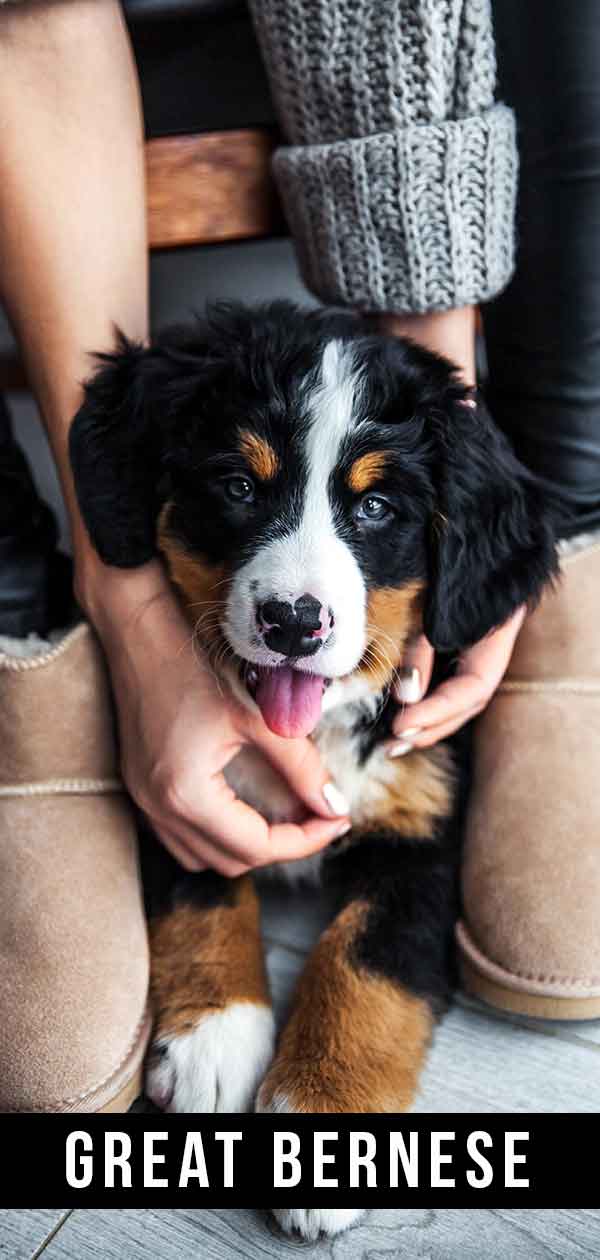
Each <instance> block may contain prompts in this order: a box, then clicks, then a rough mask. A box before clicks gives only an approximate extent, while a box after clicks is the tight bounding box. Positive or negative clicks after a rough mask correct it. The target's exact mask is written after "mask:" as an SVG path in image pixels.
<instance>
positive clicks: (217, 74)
mask: <svg viewBox="0 0 600 1260" xmlns="http://www.w3.org/2000/svg"><path fill="white" fill-rule="evenodd" d="M124 10H125V14H126V17H127V21H128V23H129V28H130V32H131V39H132V43H133V48H134V52H135V56H136V60H137V64H138V69H139V75H140V82H141V85H142V99H143V104H144V118H145V122H146V134H147V136H148V137H149V138H152V137H155V136H175V135H192V134H198V133H199V132H203V131H226V130H230V129H235V128H240V127H249V128H254V127H272V126H273V125H274V123H275V113H274V109H273V104H272V101H271V95H270V92H269V85H268V82H267V77H266V74H265V70H264V67H263V64H262V60H261V56H260V52H259V49H258V45H257V42H256V37H255V34H254V28H253V25H252V20H251V18H250V14H249V12H248V9H247V6H246V4H245V3H242V2H241V0H125V4H124Z"/></svg>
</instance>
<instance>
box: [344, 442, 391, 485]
mask: <svg viewBox="0 0 600 1260" xmlns="http://www.w3.org/2000/svg"><path fill="white" fill-rule="evenodd" d="M387 458H388V452H387V451H368V452H367V454H366V455H361V456H360V458H359V459H355V460H354V463H353V465H352V467H351V469H350V472H349V473H348V485H349V486H350V489H351V490H354V492H355V494H364V492H365V490H369V489H370V487H371V486H373V485H375V483H376V482H377V481H379V480H380V478H381V477H382V476H383V472H384V470H385V465H386V462H387Z"/></svg>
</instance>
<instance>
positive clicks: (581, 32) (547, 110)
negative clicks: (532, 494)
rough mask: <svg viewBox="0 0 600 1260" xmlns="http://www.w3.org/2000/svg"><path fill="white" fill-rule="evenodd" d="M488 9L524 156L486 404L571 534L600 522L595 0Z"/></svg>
mask: <svg viewBox="0 0 600 1260" xmlns="http://www.w3.org/2000/svg"><path fill="white" fill-rule="evenodd" d="M493 8H494V20H495V31H496V47H497V54H498V69H499V95H500V97H501V98H502V99H503V100H505V101H507V102H508V103H509V104H511V105H513V107H514V109H515V111H516V115H517V125H518V136H519V150H520V159H521V168H520V179H519V201H518V218H517V260H518V261H517V271H516V274H515V277H514V279H513V280H512V283H511V284H510V285H509V287H508V288H507V289H506V291H505V292H504V293H503V294H501V296H500V297H498V298H497V299H496V300H495V301H493V302H491V303H490V304H489V305H488V306H487V307H486V309H485V311H484V324H485V333H486V343H487V353H488V364H489V374H490V380H489V394H490V403H491V407H492V411H493V414H494V416H495V419H496V421H497V422H498V423H499V424H500V425H501V426H502V427H503V428H504V429H505V430H506V431H507V432H508V434H509V436H510V437H511V439H512V441H513V443H514V444H515V446H516V449H517V451H518V453H519V455H520V457H521V459H522V460H523V462H524V463H526V464H527V465H528V466H529V467H530V468H532V469H533V470H534V471H535V472H536V473H537V474H538V475H540V476H541V477H543V478H544V479H545V480H546V481H547V482H548V483H549V484H550V485H551V486H552V487H554V488H556V489H557V490H558V491H559V494H560V496H561V500H562V502H563V504H564V520H565V532H570V533H572V532H574V530H579V529H585V528H587V527H588V526H589V527H596V526H600V4H599V3H598V0H493Z"/></svg>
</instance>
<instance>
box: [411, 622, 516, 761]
mask: <svg viewBox="0 0 600 1260" xmlns="http://www.w3.org/2000/svg"><path fill="white" fill-rule="evenodd" d="M524 617H525V609H524V608H520V609H519V610H518V611H517V612H516V613H514V615H513V616H512V617H511V618H510V620H509V621H507V622H505V624H504V625H503V626H500V628H499V629H498V630H494V631H493V633H492V634H489V635H487V636H486V638H485V639H481V640H480V642H479V643H476V644H475V646H474V647H472V648H470V649H469V651H468V652H464V653H463V655H462V656H461V657H460V659H459V662H458V665H457V668H456V673H455V674H454V675H453V677H452V678H449V679H448V680H447V682H443V683H441V685H440V686H439V687H436V689H435V691H433V692H432V693H431V695H430V696H428V697H427V699H426V700H423V699H421V697H422V696H424V695H425V693H426V691H427V688H428V686H429V681H430V678H431V672H432V669H433V661H434V655H435V653H434V650H433V648H432V646H431V644H430V643H429V641H428V640H427V639H426V638H425V635H421V636H420V638H419V639H417V640H416V642H415V643H414V644H412V645H411V647H410V648H409V650H408V652H407V653H406V654H405V657H404V660H403V669H402V673H401V675H400V677H399V678H398V680H397V682H396V685H395V688H394V694H395V697H396V699H397V700H398V702H399V704H400V705H401V708H400V711H399V712H398V714H397V715H396V717H395V719H394V724H393V730H394V736H395V737H396V738H395V740H394V741H393V742H392V743H391V744H390V747H389V756H390V757H402V756H404V754H405V753H407V752H410V750H411V748H430V747H431V745H432V744H437V742H438V740H440V739H446V738H447V737H448V735H452V734H453V733H454V731H457V730H458V729H459V727H461V726H463V725H464V723H465V722H468V721H470V719H471V718H473V717H476V715H477V714H478V713H481V711H482V709H485V707H486V705H487V704H488V703H489V701H490V700H491V698H492V696H493V694H494V692H495V690H496V688H497V687H498V686H499V684H500V683H501V681H502V678H503V676H504V674H505V672H506V669H507V667H508V664H509V661H510V658H511V656H512V650H513V647H514V645H515V639H516V637H517V635H518V633H519V630H520V629H521V626H522V624H523V619H524Z"/></svg>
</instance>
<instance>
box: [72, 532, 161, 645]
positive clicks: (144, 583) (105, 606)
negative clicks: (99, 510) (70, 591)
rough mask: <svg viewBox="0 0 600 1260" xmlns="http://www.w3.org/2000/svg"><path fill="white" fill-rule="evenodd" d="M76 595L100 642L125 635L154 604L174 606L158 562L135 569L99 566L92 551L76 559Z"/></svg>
mask: <svg viewBox="0 0 600 1260" xmlns="http://www.w3.org/2000/svg"><path fill="white" fill-rule="evenodd" d="M75 594H76V597H77V600H78V603H79V604H80V606H81V608H82V609H83V611H84V612H85V614H86V616H87V617H89V619H90V621H91V622H92V624H93V625H94V626H95V628H96V630H97V631H98V634H99V635H100V637H101V638H103V639H104V638H106V637H112V635H113V633H114V632H115V631H116V632H120V633H125V632H126V631H127V629H128V627H130V626H132V625H135V624H136V623H138V622H139V621H140V619H141V618H142V617H143V615H144V613H145V612H146V611H147V609H148V608H149V607H150V606H152V605H155V604H156V603H157V601H161V602H162V601H164V600H165V599H167V600H169V601H170V602H173V594H172V590H171V588H170V586H169V582H168V579H167V576H166V573H165V570H164V568H163V565H162V563H161V562H160V560H158V559H156V560H151V561H149V562H148V563H147V564H144V565H141V566H140V567H139V568H135V569H122V568H118V567H117V566H115V565H107V564H104V563H103V562H102V560H101V559H100V557H99V556H98V555H97V553H96V552H95V551H93V550H92V548H85V549H84V550H83V552H80V553H79V555H78V556H76V561H75Z"/></svg>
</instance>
